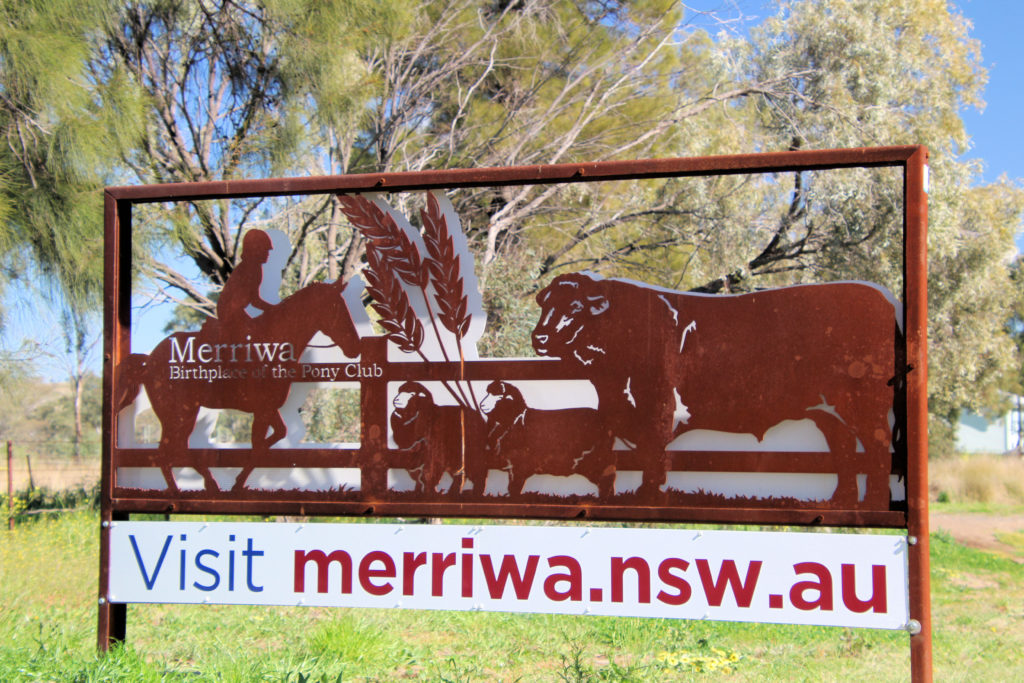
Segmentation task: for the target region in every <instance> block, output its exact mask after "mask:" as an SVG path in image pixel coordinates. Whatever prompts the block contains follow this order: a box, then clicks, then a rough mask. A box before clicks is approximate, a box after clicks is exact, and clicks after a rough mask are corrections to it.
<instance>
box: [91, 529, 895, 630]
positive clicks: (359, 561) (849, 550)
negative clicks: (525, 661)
mask: <svg viewBox="0 0 1024 683" xmlns="http://www.w3.org/2000/svg"><path fill="white" fill-rule="evenodd" d="M111 526H112V529H111V565H110V573H111V574H110V595H109V596H107V597H108V599H109V600H110V601H111V602H116V603H131V602H172V603H218V604H246V605H313V606H339V607H405V608H415V609H446V610H487V611H506V612H546V613H562V614H603V615H611V616H640V617H669V618H679V619H712V620H722V621H753V622H773V623H785V624H816V625H825V626H854V627H866V628H881V629H902V628H906V626H907V622H908V620H909V616H908V607H907V599H908V589H907V540H906V537H904V536H869V535H862V534H831V533H776V532H744V531H695V530H686V529H664V530H662V529H619V528H605V527H601V528H587V527H541V526H447V525H422V526H421V525H392V524H333V523H323V524H273V523H237V524H236V523H232V522H218V523H202V522H114V523H112V525H111Z"/></svg>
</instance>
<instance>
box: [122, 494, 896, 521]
mask: <svg viewBox="0 0 1024 683" xmlns="http://www.w3.org/2000/svg"><path fill="white" fill-rule="evenodd" d="M115 500H116V503H117V505H118V507H119V508H120V509H122V510H127V511H130V512H133V513H175V514H179V513H180V514H232V515H254V514H265V515H301V516H314V517H316V516H332V517H463V518H466V517H468V518H487V519H508V518H509V517H511V516H513V514H512V512H510V508H513V507H515V508H516V509H515V510H514V511H513V512H514V516H515V517H516V518H523V519H537V520H543V519H548V520H567V519H587V520H593V521H604V522H638V521H647V522H665V523H672V522H687V523H699V524H753V523H761V524H785V525H792V526H822V527H825V526H827V527H865V526H870V527H874V528H879V529H903V528H904V526H903V522H904V519H905V516H904V515H903V513H901V512H862V511H857V510H826V509H809V510H782V509H772V508H743V507H736V508H686V507H673V506H665V507H650V506H644V507H640V506H630V505H616V506H605V505H596V504H587V503H575V504H556V503H550V504H549V503H536V504H528V505H518V506H512V505H510V504H507V503H457V502H452V503H426V504H425V503H404V502H394V501H372V500H369V501H347V500H325V498H324V495H323V494H321V495H320V496H311V497H310V498H309V499H306V500H280V499H276V500H255V499H250V500H225V499H217V500H209V499H203V498H191V497H189V496H187V495H181V496H179V497H178V498H177V499H175V500H173V501H172V500H170V499H167V498H154V497H149V498H139V499H135V498H118V499H115ZM752 519H755V520H757V521H756V522H752V521H751V520H752Z"/></svg>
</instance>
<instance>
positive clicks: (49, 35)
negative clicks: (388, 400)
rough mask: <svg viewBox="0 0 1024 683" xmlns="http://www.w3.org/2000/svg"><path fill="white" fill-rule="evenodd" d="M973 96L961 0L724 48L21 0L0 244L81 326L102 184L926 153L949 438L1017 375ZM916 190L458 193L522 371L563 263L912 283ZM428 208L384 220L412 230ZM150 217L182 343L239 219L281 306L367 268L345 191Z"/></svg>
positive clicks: (294, 12) (524, 20)
mask: <svg viewBox="0 0 1024 683" xmlns="http://www.w3.org/2000/svg"><path fill="white" fill-rule="evenodd" d="M985 80H986V73H985V70H984V68H983V66H982V58H981V52H980V45H979V44H978V42H977V41H976V40H974V39H973V38H971V37H970V34H969V23H968V22H966V21H965V20H964V19H963V17H961V16H960V15H959V14H958V12H957V11H956V7H955V6H954V5H952V4H951V3H950V2H948V1H947V0H895V1H893V2H888V3H884V6H880V5H879V3H877V2H875V1H873V0H806V1H803V2H789V1H787V0H779V1H778V2H777V3H776V4H775V12H774V14H773V15H772V16H769V17H768V18H767V19H765V20H764V21H763V22H762V23H761V24H760V25H758V26H756V27H754V29H753V30H752V31H751V32H750V34H749V37H745V36H741V35H739V34H737V33H731V34H730V33H722V34H720V35H714V36H713V35H710V34H708V33H707V32H706V31H703V30H700V29H698V28H695V25H694V24H692V23H691V15H690V14H689V12H688V10H687V9H686V7H685V4H680V3H677V2H671V1H669V0H641V1H638V2H632V3H619V2H607V3H578V2H568V1H566V0H531V1H529V2H517V3H511V2H492V1H491V0H454V1H447V0H446V1H445V2H433V1H431V2H422V3H418V4H415V3H414V4H410V3H402V2H397V1H395V0H388V1H387V2H377V1H373V0H330V1H327V2H325V1H321V0H316V1H314V0H268V1H267V2H262V3H234V2H232V3H229V2H212V3H194V2H186V1H184V0H167V1H161V2H153V1H145V0H133V1H132V2H126V3H111V2H109V0H84V1H79V2H70V1H69V0H59V1H56V2H45V3H44V2H21V3H7V4H5V5H4V7H3V9H2V10H0V92H2V93H3V97H0V129H2V131H3V133H4V136H5V137H4V139H6V140H8V142H9V144H7V145H5V146H2V148H0V255H5V256H6V259H7V265H8V270H9V271H10V272H13V273H16V274H17V273H23V272H24V271H25V269H26V264H27V263H29V262H35V263H38V264H39V269H40V270H41V272H43V273H45V274H46V275H47V276H48V277H51V278H52V279H53V281H54V282H57V283H58V284H59V285H60V287H61V288H63V291H64V292H65V294H66V295H67V297H68V302H69V304H70V305H71V306H72V308H73V309H74V310H83V311H88V310H89V307H90V306H92V305H94V304H95V302H96V301H97V298H96V294H97V293H98V292H99V287H98V284H99V282H100V273H101V267H102V263H101V261H102V258H101V254H102V250H101V230H100V216H101V215H102V214H101V197H100V188H101V187H102V186H103V184H105V183H107V182H117V183H131V182H143V183H150V182H176V181H206V180H225V179H234V178H243V177H244V178H253V177H267V176H272V175H290V174H294V175H310V174H322V173H333V174H344V173H358V172H380V171H416V170H424V169H436V168H450V167H460V166H508V165H527V164H541V163H564V162H575V161H593V160H605V159H630V158H643V157H656V156H679V155H683V156H685V155H708V154H725V153H739V152H750V151H775V150H785V149H823V148H834V147H860V146H869V145H894V144H925V145H927V146H928V147H929V149H930V150H931V159H930V167H931V178H932V182H931V192H930V196H929V204H930V207H929V223H930V232H929V251H930V253H929V263H930V269H929V284H930V293H929V324H930V328H931V335H930V340H931V347H930V360H931V368H930V373H929V378H930V387H929V404H930V409H931V412H932V414H933V415H934V416H935V417H936V419H938V420H945V421H947V422H949V421H951V420H952V419H954V418H955V416H956V415H957V413H958V411H959V409H960V408H961V407H963V406H970V407H974V408H978V407H981V406H986V405H987V406H992V405H994V404H995V403H996V402H998V401H999V400H1000V399H999V392H998V390H999V389H1005V388H1008V387H1011V386H1013V385H1014V384H1015V383H1019V377H1017V375H1018V374H1019V371H1018V370H1017V368H1018V366H1019V362H1018V355H1019V354H1018V352H1017V350H1016V349H1015V346H1014V344H1013V343H1012V341H1013V339H1012V337H1014V335H1017V336H1019V333H1020V326H1019V325H1017V326H1016V327H1014V326H1013V325H1011V326H1010V327H1009V328H1008V327H1007V325H1006V322H1007V311H1008V310H1010V309H1011V308H1012V307H1013V306H1015V305H1018V304H1019V302H1020V301H1021V300H1024V296H1022V295H1021V293H1020V288H1019V287H1017V286H1016V285H1015V284H1014V283H1013V282H1012V281H1011V280H1010V266H1011V263H1010V261H1011V258H1012V249H1013V236H1014V234H1015V233H1016V232H1017V231H1018V229H1019V228H1020V223H1021V215H1022V212H1024V190H1022V189H1021V187H1020V186H1019V185H1018V184H1014V183H1011V182H1008V181H1000V182H997V183H994V184H991V185H983V184H982V183H981V182H980V176H979V174H978V169H979V165H978V163H977V162H975V161H973V160H970V159H967V158H966V153H967V151H968V150H969V139H968V137H967V134H966V132H965V130H964V127H963V122H962V121H961V119H960V117H959V112H960V111H961V109H962V108H964V107H969V106H980V105H981V104H982V99H981V98H982V94H983V88H984V85H985ZM900 181H901V179H900V177H899V174H898V173H895V172H893V171H891V170H885V169H859V170H843V171H830V172H823V173H813V174H810V173H808V174H799V175H785V176H784V175H777V174H767V175H764V176H751V177H718V178H690V179H678V180H665V181H656V182H647V183H629V182H622V183H607V184H601V185H598V184H593V185H571V186H554V187H549V186H523V187H515V188H500V189H495V188H475V189H472V190H464V191H459V192H457V193H453V202H454V203H455V207H456V210H457V212H458V213H459V215H460V217H461V218H462V221H463V224H464V225H465V226H466V228H467V233H468V237H469V240H470V245H471V249H472V250H473V252H474V254H475V256H476V258H477V262H478V265H479V269H480V272H479V276H480V279H481V281H482V282H485V283H487V286H488V288H489V289H488V290H487V291H485V292H484V298H485V305H486V306H487V308H488V315H489V318H490V323H491V325H492V329H491V330H489V332H488V336H487V338H486V339H485V340H484V342H483V343H482V345H481V347H482V350H484V351H485V352H486V353H501V354H505V353H507V354H515V355H518V354H529V353H530V348H529V344H528V338H527V334H526V333H527V332H528V329H529V327H530V325H531V313H530V311H531V310H532V308H533V305H532V295H533V293H534V292H535V291H536V290H537V289H538V287H539V285H541V284H542V283H543V282H544V281H546V279H548V278H550V277H552V276H553V275H555V274H557V273H558V272H562V271H565V270H569V269H573V270H578V269H585V268H589V269H592V270H596V271H598V272H601V273H603V274H606V275H611V276H625V277H631V278H637V279H642V280H645V281H648V282H652V283H654V284H658V285H662V286H668V287H675V288H683V289H691V288H692V289H697V290H700V291H705V292H721V291H745V290H750V289H754V288H758V287H765V286H778V285H783V284H790V283H797V282H805V281H812V280H837V279H868V280H872V281H875V282H879V283H882V284H884V285H886V286H888V287H890V288H891V289H893V291H896V292H899V291H900V290H901V288H902V282H901V277H900V261H901V258H902V255H901V249H902V243H901V240H900V238H899V234H898V233H899V230H898V228H899V224H900V221H901V216H902V210H903V206H902V193H901V191H900ZM417 201H418V200H417V199H414V198H411V197H407V196H406V197H398V198H395V200H394V205H395V206H396V207H397V208H398V209H399V210H400V211H402V212H403V213H405V214H406V215H410V216H414V215H415V211H414V210H412V209H414V208H415V204H416V202H417ZM136 218H137V220H136V222H135V226H136V228H137V229H136V230H135V232H134V233H133V234H134V238H133V239H134V240H135V249H136V252H135V256H136V263H137V265H138V266H139V274H140V275H142V276H144V277H145V278H146V279H147V281H148V282H150V283H152V284H153V285H154V286H156V287H158V288H162V289H163V290H164V292H165V293H167V294H170V295H174V296H175V297H176V298H177V299H178V300H181V301H183V302H184V304H185V306H186V307H185V308H183V309H182V312H181V314H180V315H179V316H178V318H179V320H177V321H176V323H178V322H180V323H181V324H182V325H187V326H194V325H196V324H197V323H198V322H199V321H201V320H202V319H203V317H204V316H206V315H211V314H212V313H213V311H214V310H215V300H216V295H217V292H218V291H219V289H220V287H221V286H222V285H223V284H224V282H225V281H226V279H227V278H228V276H229V275H230V273H231V272H232V269H233V267H234V265H235V263H236V262H237V259H238V257H239V250H240V243H241V237H242V235H243V234H244V233H245V231H246V230H248V229H250V228H253V227H260V228H274V229H279V230H282V231H283V232H285V233H286V234H287V235H288V236H289V237H290V238H291V240H292V243H293V253H292V254H291V255H290V257H289V259H288V266H287V271H286V273H285V275H284V282H285V287H284V288H285V289H286V290H288V291H290V290H294V289H296V288H299V287H302V286H304V285H306V284H308V283H309V282H312V281H315V280H318V279H323V278H328V279H335V278H338V277H341V278H349V277H352V276H353V275H354V274H355V273H356V272H357V271H358V269H359V267H360V264H361V261H362V259H363V254H364V250H365V245H364V243H363V240H362V238H361V237H360V236H359V234H358V232H357V231H354V230H352V229H351V226H349V225H348V224H347V223H346V222H345V220H344V218H343V216H342V215H341V212H340V210H339V207H338V206H337V203H336V202H334V201H333V200H332V199H331V198H330V197H312V198H301V199H274V198H267V199H262V200H249V199H247V200H237V201H196V202H188V203H183V204H180V205H177V206H174V207H170V208H168V207H164V206H150V207H139V208H138V214H137V216H136ZM178 253H184V254H185V255H186V256H187V257H188V259H190V261H191V265H194V266H195V269H196V270H197V273H198V276H197V277H192V276H185V275H183V273H182V271H183V270H190V269H191V266H190V268H188V269H185V268H182V267H181V265H180V263H175V262H174V261H173V260H171V259H168V258H166V256H167V255H168V254H172V255H176V254H178ZM0 284H2V283H0ZM324 415H326V413H324ZM936 445H937V447H941V446H942V443H941V442H939V443H937V444H936Z"/></svg>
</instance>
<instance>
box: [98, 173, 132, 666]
mask: <svg viewBox="0 0 1024 683" xmlns="http://www.w3.org/2000/svg"><path fill="white" fill-rule="evenodd" d="M103 224H104V240H103V259H104V263H105V264H106V268H105V269H104V276H103V290H104V300H105V302H106V305H105V307H104V318H103V414H104V415H106V416H111V417H112V416H113V410H114V408H113V405H114V400H113V381H114V373H113V371H114V368H115V367H117V362H118V361H119V360H120V359H121V357H122V355H123V354H124V353H125V352H126V350H127V349H128V348H129V345H130V343H131V328H130V321H131V204H130V203H129V202H119V201H117V200H116V199H115V198H114V196H113V195H111V194H110V193H105V194H104V197H103ZM113 423H114V421H113V420H112V419H109V417H108V419H106V420H104V421H103V434H102V439H103V443H102V448H103V460H102V463H101V470H100V567H99V591H98V592H99V595H98V597H97V601H98V612H97V641H98V642H97V646H98V647H99V650H100V651H101V652H106V651H107V650H108V649H109V648H110V646H111V645H113V644H114V643H118V642H123V641H124V639H125V634H126V631H127V609H128V606H127V605H125V604H113V605H112V604H111V603H110V602H109V601H108V599H107V596H108V595H109V593H110V590H109V589H110V523H111V522H113V521H119V520H125V519H128V516H129V515H128V513H127V512H125V511H121V510H118V508H117V506H116V505H115V503H114V500H113V486H114V472H113V453H114V449H115V447H116V444H117V434H115V433H114V429H113Z"/></svg>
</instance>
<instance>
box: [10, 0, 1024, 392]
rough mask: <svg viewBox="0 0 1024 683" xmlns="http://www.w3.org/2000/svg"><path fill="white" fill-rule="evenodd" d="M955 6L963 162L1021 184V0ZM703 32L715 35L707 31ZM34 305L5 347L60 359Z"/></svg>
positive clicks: (730, 10) (150, 322) (751, 9)
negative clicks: (23, 344) (969, 66)
mask: <svg viewBox="0 0 1024 683" xmlns="http://www.w3.org/2000/svg"><path fill="white" fill-rule="evenodd" d="M683 1H684V2H685V4H687V5H688V6H690V7H694V8H697V9H703V10H711V11H717V12H719V13H720V16H735V14H736V12H737V10H739V11H740V12H742V13H743V14H744V15H746V17H747V25H746V26H744V25H741V24H732V25H731V26H732V28H733V29H734V30H738V31H744V30H745V29H746V28H747V27H748V26H749V25H750V24H753V23H757V22H759V21H760V20H762V19H763V18H764V17H765V13H766V10H765V9H763V8H764V6H765V3H764V0H683ZM878 1H879V2H884V1H885V0H878ZM956 6H957V7H958V8H959V9H960V12H961V13H962V14H963V15H964V16H965V17H966V18H968V19H970V20H971V21H972V22H973V24H974V27H973V29H972V31H971V35H972V36H973V37H974V38H976V39H978V40H979V41H980V42H981V44H982V53H981V54H982V62H983V65H984V66H985V67H986V68H987V69H988V73H989V81H988V85H987V87H986V89H985V94H984V99H985V101H986V106H985V108H984V110H983V111H980V112H979V111H976V110H974V109H966V110H964V111H963V112H962V116H963V119H964V123H965V125H966V127H967V132H968V134H969V135H970V136H971V138H972V146H971V149H970V150H969V151H968V152H967V154H966V155H965V156H966V157H967V158H974V159H981V160H983V162H984V175H983V180H984V182H993V181H995V180H996V179H998V178H999V177H1000V176H1002V175H1004V174H1005V175H1006V176H1007V177H1008V178H1009V179H1010V180H1011V181H1015V182H1017V183H1018V184H1024V145H1022V144H1021V139H1022V137H1024V135H1022V133H1021V132H1020V126H1021V124H1020V122H1021V120H1022V118H1024V117H1022V112H1024V47H1022V45H1024V40H1022V36H1024V0H1020V1H1018V0H957V2H956ZM708 28H709V29H712V30H714V28H713V27H711V26H709V27H708ZM1018 247H1019V248H1021V249H1024V234H1022V235H1020V236H1018ZM19 300H20V301H19ZM38 302H39V298H38V296H34V297H33V296H27V293H26V292H25V291H24V290H20V289H18V288H12V289H11V290H9V292H8V297H7V300H6V307H7V312H6V313H7V318H6V325H5V329H4V333H3V337H4V342H5V344H4V345H5V347H6V348H8V349H12V348H16V347H17V345H18V343H19V341H20V339H21V337H22V336H30V337H33V338H36V339H40V340H42V341H49V342H50V345H51V346H52V347H53V351H54V352H55V353H56V354H57V355H59V352H60V350H61V346H62V345H61V343H60V334H59V330H60V328H59V324H58V322H57V319H56V316H55V315H54V314H50V313H49V312H48V311H46V310H43V309H44V308H45V307H41V306H40V305H39V303H38ZM163 315H164V314H163V313H161V312H159V311H151V312H149V313H148V314H144V315H143V316H142V320H143V322H144V324H145V326H146V327H148V328H152V329H153V335H151V336H153V339H154V340H156V339H158V338H159V337H161V336H162V334H159V330H160V329H161V328H162V327H163V324H164V323H163V319H164V318H163ZM136 322H138V321H136ZM150 345H151V344H150ZM99 355H100V354H99V349H97V352H96V353H95V356H94V364H95V366H96V368H97V371H98V369H99ZM37 365H38V369H39V370H40V372H42V373H43V374H44V376H46V377H49V378H52V379H57V380H59V379H62V378H63V377H65V376H66V372H67V368H66V363H65V362H61V361H60V360H56V359H49V360H46V359H43V360H42V361H40V362H39V363H38V364H37Z"/></svg>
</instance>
